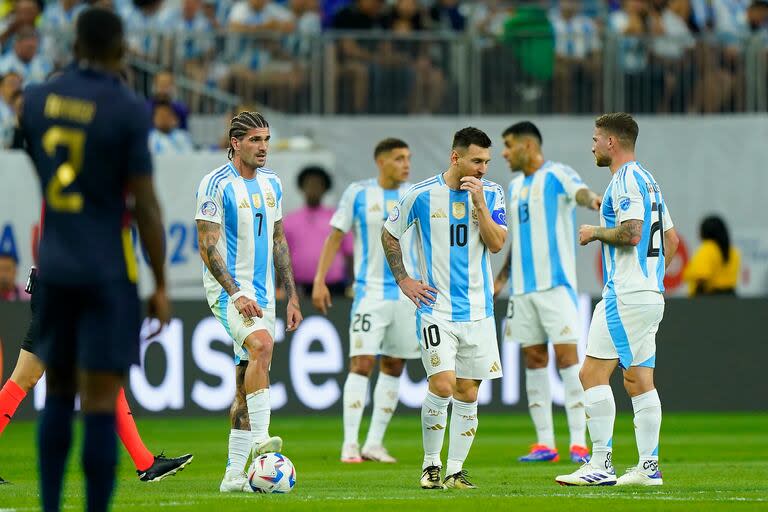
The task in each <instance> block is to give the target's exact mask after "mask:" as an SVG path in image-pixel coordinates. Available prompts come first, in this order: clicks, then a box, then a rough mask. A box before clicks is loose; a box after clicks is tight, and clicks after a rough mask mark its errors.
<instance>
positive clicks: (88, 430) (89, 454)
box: [83, 413, 117, 512]
mask: <svg viewBox="0 0 768 512" xmlns="http://www.w3.org/2000/svg"><path fill="white" fill-rule="evenodd" d="M83 423H84V430H85V433H84V439H83V472H84V473H85V482H86V484H85V486H86V493H87V496H88V498H87V499H88V508H87V510H88V511H89V512H101V511H105V510H107V509H108V508H109V501H110V498H111V497H112V490H113V489H114V487H115V470H116V469H117V438H116V436H115V414H114V413H110V414H106V413H90V414H84V415H83Z"/></svg>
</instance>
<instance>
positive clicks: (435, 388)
mask: <svg viewBox="0 0 768 512" xmlns="http://www.w3.org/2000/svg"><path fill="white" fill-rule="evenodd" d="M455 388H456V383H455V382H454V381H453V380H452V379H450V378H447V377H444V376H441V375H435V376H433V377H432V378H430V379H429V391H430V392H431V393H432V394H433V395H437V396H439V397H442V398H448V397H451V396H453V393H454V391H455Z"/></svg>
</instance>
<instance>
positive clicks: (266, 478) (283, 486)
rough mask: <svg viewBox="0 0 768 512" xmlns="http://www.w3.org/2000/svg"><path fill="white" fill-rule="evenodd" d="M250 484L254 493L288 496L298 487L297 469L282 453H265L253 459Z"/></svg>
mask: <svg viewBox="0 0 768 512" xmlns="http://www.w3.org/2000/svg"><path fill="white" fill-rule="evenodd" d="M248 483H249V484H250V485H251V489H253V492H260V493H267V494H269V493H274V494H286V493H289V492H291V491H292V490H293V486H294V485H296V468H294V467H293V463H292V462H291V460H290V459H289V458H288V457H286V456H285V455H283V454H282V453H265V454H263V455H259V456H257V457H256V458H255V459H253V462H252V463H251V467H250V468H249V469H248Z"/></svg>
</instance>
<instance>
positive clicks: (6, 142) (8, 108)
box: [0, 71, 21, 149]
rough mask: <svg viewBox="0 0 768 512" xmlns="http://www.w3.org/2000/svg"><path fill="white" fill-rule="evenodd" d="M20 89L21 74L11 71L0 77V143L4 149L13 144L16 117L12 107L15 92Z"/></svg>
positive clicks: (16, 122)
mask: <svg viewBox="0 0 768 512" xmlns="http://www.w3.org/2000/svg"><path fill="white" fill-rule="evenodd" d="M20 91H21V75H19V74H18V73H15V72H13V71H11V72H9V73H6V74H5V75H3V76H2V77H1V78H0V143H2V147H3V148H5V149H9V148H11V147H12V146H13V137H14V132H15V130H16V127H17V125H18V117H17V115H16V111H15V110H14V108H13V103H14V99H15V97H16V94H17V93H18V92H20Z"/></svg>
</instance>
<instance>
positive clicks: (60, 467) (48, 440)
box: [37, 393, 75, 512]
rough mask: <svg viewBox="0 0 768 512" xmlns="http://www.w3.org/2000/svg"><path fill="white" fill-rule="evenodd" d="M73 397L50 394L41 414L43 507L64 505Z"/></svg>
mask: <svg viewBox="0 0 768 512" xmlns="http://www.w3.org/2000/svg"><path fill="white" fill-rule="evenodd" d="M74 402H75V400H74V398H71V397H68V398H64V397H61V396H56V395H52V394H50V393H49V394H48V396H47V397H46V399H45V409H43V412H42V414H41V415H40V420H39V423H38V431H37V436H38V440H37V445H38V452H37V457H38V466H39V468H40V496H41V498H42V501H43V510H44V511H45V512H48V511H56V512H58V510H59V509H60V508H61V507H60V505H61V487H62V485H63V483H64V470H65V468H66V465H67V455H69V448H70V445H71V444H72V416H73V415H74V412H73V409H74Z"/></svg>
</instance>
